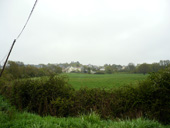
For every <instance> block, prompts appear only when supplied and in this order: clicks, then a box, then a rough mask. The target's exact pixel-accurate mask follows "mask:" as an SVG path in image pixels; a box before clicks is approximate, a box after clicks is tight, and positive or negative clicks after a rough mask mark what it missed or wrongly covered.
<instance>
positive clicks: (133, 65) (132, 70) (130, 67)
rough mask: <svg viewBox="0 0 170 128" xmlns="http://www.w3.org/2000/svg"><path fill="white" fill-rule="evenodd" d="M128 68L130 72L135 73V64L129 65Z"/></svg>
mask: <svg viewBox="0 0 170 128" xmlns="http://www.w3.org/2000/svg"><path fill="white" fill-rule="evenodd" d="M127 68H128V70H129V71H130V72H134V71H135V64H134V63H129V64H128V66H127Z"/></svg>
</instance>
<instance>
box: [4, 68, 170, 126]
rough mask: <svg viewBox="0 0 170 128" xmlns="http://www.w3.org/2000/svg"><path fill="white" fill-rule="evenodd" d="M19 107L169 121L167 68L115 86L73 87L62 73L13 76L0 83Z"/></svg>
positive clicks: (53, 112)
mask: <svg viewBox="0 0 170 128" xmlns="http://www.w3.org/2000/svg"><path fill="white" fill-rule="evenodd" d="M1 93H3V94H4V95H6V96H7V97H8V98H9V99H10V100H11V102H12V103H13V104H14V105H15V106H16V107H17V108H18V109H20V110H23V109H26V110H28V111H30V112H35V113H38V114H40V115H53V116H58V117H63V116H65V117H66V116H77V115H79V114H87V113H90V112H91V111H95V112H96V113H98V114H100V115H101V117H102V118H106V119H107V118H111V119H116V118H138V117H141V116H144V117H147V118H149V119H156V120H158V121H160V122H163V123H169V122H170V107H169V106H170V69H169V68H167V69H166V70H162V71H159V72H158V73H152V74H150V76H149V77H148V79H147V80H145V81H143V82H141V83H139V86H138V87H135V88H134V87H131V86H127V87H123V88H119V89H116V90H104V89H88V88H83V89H80V90H74V89H73V88H72V87H71V86H70V85H69V84H68V81H67V78H66V77H65V76H52V77H50V78H47V79H46V80H44V79H29V80H17V81H15V82H14V83H13V85H12V86H1Z"/></svg>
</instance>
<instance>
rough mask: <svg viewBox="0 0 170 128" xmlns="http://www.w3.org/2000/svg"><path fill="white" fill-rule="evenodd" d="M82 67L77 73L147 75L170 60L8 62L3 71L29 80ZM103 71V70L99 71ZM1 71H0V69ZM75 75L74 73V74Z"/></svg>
mask: <svg viewBox="0 0 170 128" xmlns="http://www.w3.org/2000/svg"><path fill="white" fill-rule="evenodd" d="M71 66H72V67H82V69H83V70H82V71H81V72H80V71H78V72H77V73H88V74H90V73H92V71H93V72H95V74H112V73H116V72H127V73H142V74H147V73H149V72H157V71H159V70H160V69H164V68H166V67H168V66H170V60H161V61H160V62H158V63H152V64H147V63H143V64H138V65H135V64H134V63H129V64H128V65H127V66H122V65H116V64H112V65H111V64H105V65H104V66H94V65H83V64H81V63H80V62H78V61H77V62H71V63H63V64H61V63H60V64H47V65H45V64H39V65H25V64H24V63H23V62H19V61H8V65H7V67H6V69H5V72H4V75H5V76H6V77H7V78H13V79H17V78H30V77H41V76H49V75H51V74H54V75H55V74H60V73H62V72H63V69H64V68H67V67H71ZM101 69H103V70H101ZM0 70H1V69H0ZM74 73H76V72H74Z"/></svg>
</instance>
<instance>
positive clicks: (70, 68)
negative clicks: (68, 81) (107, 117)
mask: <svg viewBox="0 0 170 128" xmlns="http://www.w3.org/2000/svg"><path fill="white" fill-rule="evenodd" d="M81 71H82V68H81V67H73V66H70V67H67V68H65V69H63V72H66V73H71V72H81Z"/></svg>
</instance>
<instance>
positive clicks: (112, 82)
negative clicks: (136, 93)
mask: <svg viewBox="0 0 170 128" xmlns="http://www.w3.org/2000/svg"><path fill="white" fill-rule="evenodd" d="M66 75H67V76H68V77H69V83H70V84H71V85H72V86H73V87H74V88H75V89H80V88H82V87H88V88H105V89H110V88H113V87H114V88H115V87H121V86H124V85H128V84H131V83H133V85H135V83H138V82H139V81H142V80H144V79H145V78H146V77H147V75H143V74H128V73H115V74H80V73H70V74H66Z"/></svg>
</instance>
